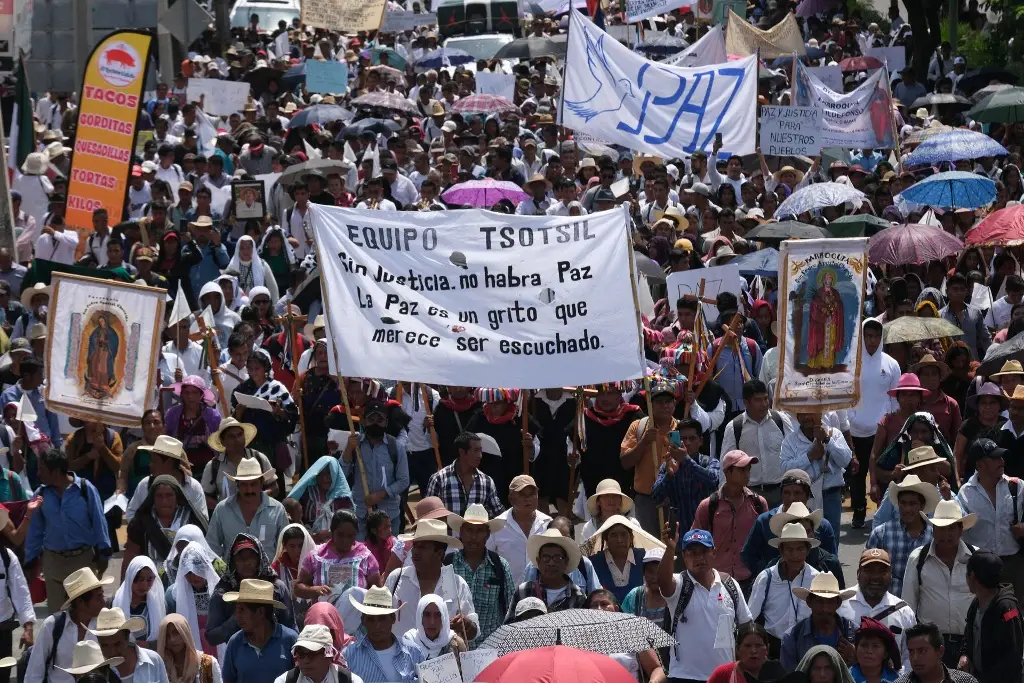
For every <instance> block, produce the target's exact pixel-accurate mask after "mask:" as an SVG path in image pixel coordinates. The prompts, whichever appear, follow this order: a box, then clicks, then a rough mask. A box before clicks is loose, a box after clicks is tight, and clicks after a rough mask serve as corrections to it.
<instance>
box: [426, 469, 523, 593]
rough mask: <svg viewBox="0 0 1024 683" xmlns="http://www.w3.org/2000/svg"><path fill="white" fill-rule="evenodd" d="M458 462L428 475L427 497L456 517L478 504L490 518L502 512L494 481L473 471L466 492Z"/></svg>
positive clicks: (479, 472)
mask: <svg viewBox="0 0 1024 683" xmlns="http://www.w3.org/2000/svg"><path fill="white" fill-rule="evenodd" d="M458 462H459V461H458V460H456V461H455V462H453V463H452V464H451V465H448V466H447V467H445V468H443V469H441V470H438V471H437V472H434V473H433V474H432V475H430V481H429V482H427V495H428V496H437V497H438V498H440V499H441V500H443V501H444V505H445V507H446V508H448V510H449V511H451V512H454V513H455V514H457V515H462V514H464V513H465V512H466V508H468V507H469V506H470V505H472V504H473V503H480V504H481V505H483V506H484V507H485V508H487V514H488V515H489V516H490V517H492V518H493V517H497V516H498V515H500V514H501V513H502V512H504V510H505V506H503V505H502V504H501V499H500V498H499V497H498V488H497V487H496V486H495V485H494V480H493V479H491V478H490V477H489V476H487V475H486V474H484V473H483V472H481V471H480V470H474V471H473V485H472V486H471V487H470V489H469V492H468V493H467V492H466V487H465V486H463V485H462V480H461V479H459V473H458V470H457V469H456V467H455V466H456V465H457V464H458ZM467 581H468V579H467Z"/></svg>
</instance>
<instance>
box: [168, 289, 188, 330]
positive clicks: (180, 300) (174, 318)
mask: <svg viewBox="0 0 1024 683" xmlns="http://www.w3.org/2000/svg"><path fill="white" fill-rule="evenodd" d="M191 315H192V311H191V310H189V306H188V299H186V298H185V288H184V287H181V286H179V287H178V294H177V296H176V297H175V299H174V306H172V307H171V317H170V318H169V319H168V321H167V326H168V327H174V326H175V325H177V324H178V323H179V322H180V321H182V320H188V319H189V317H191Z"/></svg>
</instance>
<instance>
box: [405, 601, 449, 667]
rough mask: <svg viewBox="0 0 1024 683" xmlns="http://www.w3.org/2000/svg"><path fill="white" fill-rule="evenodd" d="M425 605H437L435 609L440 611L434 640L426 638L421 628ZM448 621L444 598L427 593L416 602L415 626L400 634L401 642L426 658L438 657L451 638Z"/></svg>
mask: <svg viewBox="0 0 1024 683" xmlns="http://www.w3.org/2000/svg"><path fill="white" fill-rule="evenodd" d="M427 605H437V609H439V610H440V611H441V632H440V633H438V634H437V639H436V640H431V639H430V638H428V637H427V634H426V632H425V631H424V630H423V612H424V611H425V610H426V609H427ZM448 622H449V619H448V607H447V606H446V605H445V604H444V599H443V598H442V597H441V596H439V595H435V594H434V593H428V594H427V595H424V596H423V597H422V598H420V601H419V602H418V603H417V604H416V628H411V629H409V630H408V631H406V632H405V635H404V636H402V642H403V643H405V644H406V645H408V646H409V647H415V648H417V649H419V650H420V652H422V653H423V656H424V657H426V658H427V659H433V658H435V657H438V656H440V655H441V650H443V649H444V648H445V647H447V645H448V644H449V643H450V642H451V640H452V628H451V625H450V624H449V623H448Z"/></svg>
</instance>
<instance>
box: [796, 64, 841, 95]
mask: <svg viewBox="0 0 1024 683" xmlns="http://www.w3.org/2000/svg"><path fill="white" fill-rule="evenodd" d="M804 71H806V72H807V73H809V74H811V75H812V76H814V77H815V78H817V79H818V80H819V81H821V82H822V83H823V84H824V85H826V86H827V87H828V88H829V89H831V90H835V91H836V92H843V70H842V69H841V68H840V67H839V65H838V64H830V65H829V66H805V67H804Z"/></svg>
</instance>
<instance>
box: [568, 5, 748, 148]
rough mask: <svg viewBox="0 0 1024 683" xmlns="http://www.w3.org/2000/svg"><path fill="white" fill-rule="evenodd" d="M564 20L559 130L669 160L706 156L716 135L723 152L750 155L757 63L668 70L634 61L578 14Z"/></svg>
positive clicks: (636, 58)
mask: <svg viewBox="0 0 1024 683" xmlns="http://www.w3.org/2000/svg"><path fill="white" fill-rule="evenodd" d="M569 17H570V19H569V33H570V35H571V37H572V39H571V40H569V51H568V54H567V55H566V60H565V68H566V78H565V91H564V92H565V94H564V106H563V107H562V116H561V124H562V125H563V126H566V127H568V128H572V129H573V130H586V131H587V132H588V133H590V134H592V135H594V136H597V137H599V138H602V139H604V140H607V141H609V142H611V143H615V144H619V145H622V146H624V147H628V148H630V149H635V150H640V151H643V152H647V153H649V154H655V155H657V156H660V157H662V158H666V159H671V158H676V157H683V156H688V155H690V154H693V153H694V152H696V151H697V150H704V151H710V150H711V149H712V146H713V144H714V141H715V136H716V134H721V135H722V149H723V151H724V152H727V153H729V154H752V153H753V152H754V149H755V146H756V138H757V135H756V133H755V131H756V120H757V112H756V109H755V106H756V104H757V58H756V57H755V56H750V57H746V58H744V59H740V60H737V61H734V62H727V63H723V64H713V65H708V66H703V67H699V68H692V69H690V68H683V67H677V66H665V65H663V64H661V63H658V62H652V61H650V60H647V59H644V58H643V57H641V56H640V55H637V54H634V53H633V52H632V51H630V50H629V48H627V47H625V46H624V45H620V44H619V43H617V42H616V41H615V40H613V39H612V38H611V37H609V36H608V34H606V33H605V32H604V31H602V30H601V29H599V28H598V27H597V26H595V25H594V23H593V22H591V21H590V20H589V19H587V18H586V17H584V16H583V15H582V14H580V13H579V12H576V11H574V12H571V13H570V15H569Z"/></svg>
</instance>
